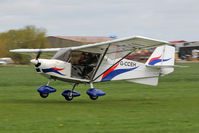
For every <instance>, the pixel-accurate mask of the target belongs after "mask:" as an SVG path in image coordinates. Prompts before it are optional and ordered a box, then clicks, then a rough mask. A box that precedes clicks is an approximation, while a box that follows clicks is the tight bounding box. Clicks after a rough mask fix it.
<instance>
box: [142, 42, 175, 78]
mask: <svg viewBox="0 0 199 133" xmlns="http://www.w3.org/2000/svg"><path fill="white" fill-rule="evenodd" d="M174 60H175V48H174V47H172V46H168V45H164V46H160V47H157V48H156V49H155V50H154V52H153V53H152V55H151V56H150V58H149V59H148V60H147V62H146V63H145V65H146V66H149V67H154V68H160V75H166V74H169V73H171V72H173V71H174V68H173V67H174Z"/></svg>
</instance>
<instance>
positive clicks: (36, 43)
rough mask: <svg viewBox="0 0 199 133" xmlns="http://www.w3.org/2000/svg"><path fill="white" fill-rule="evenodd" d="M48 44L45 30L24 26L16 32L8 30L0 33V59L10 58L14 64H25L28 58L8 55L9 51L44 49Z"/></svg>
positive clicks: (15, 54) (14, 54) (13, 54)
mask: <svg viewBox="0 0 199 133" xmlns="http://www.w3.org/2000/svg"><path fill="white" fill-rule="evenodd" d="M46 47H49V42H48V40H47V37H46V30H45V29H43V28H36V27H35V26H32V25H30V26H25V27H24V28H22V29H18V30H9V31H7V32H3V33H0V58H1V57H11V58H12V59H13V60H14V61H15V63H18V64H27V63H29V59H30V58H31V57H30V56H27V55H22V54H17V53H9V50H11V49H19V48H46Z"/></svg>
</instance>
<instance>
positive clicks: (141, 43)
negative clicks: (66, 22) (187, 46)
mask: <svg viewBox="0 0 199 133" xmlns="http://www.w3.org/2000/svg"><path fill="white" fill-rule="evenodd" d="M168 43H169V42H167V41H161V40H155V39H151V38H146V37H141V36H135V37H126V38H121V39H115V40H111V41H106V42H101V43H95V44H88V45H83V46H79V47H72V50H80V51H84V52H91V53H103V52H104V50H105V49H106V48H107V46H108V45H110V48H109V51H108V52H107V54H108V53H116V52H122V51H132V50H135V49H149V48H154V47H157V46H160V45H165V44H168Z"/></svg>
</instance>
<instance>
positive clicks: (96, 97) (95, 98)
mask: <svg viewBox="0 0 199 133" xmlns="http://www.w3.org/2000/svg"><path fill="white" fill-rule="evenodd" d="M89 97H90V99H92V100H97V99H98V96H91V95H90V96H89Z"/></svg>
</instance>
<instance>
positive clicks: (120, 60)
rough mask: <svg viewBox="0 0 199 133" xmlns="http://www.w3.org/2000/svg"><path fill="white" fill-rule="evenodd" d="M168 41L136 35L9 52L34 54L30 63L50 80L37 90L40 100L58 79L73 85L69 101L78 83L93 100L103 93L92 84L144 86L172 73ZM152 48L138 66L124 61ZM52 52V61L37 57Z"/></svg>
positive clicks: (172, 54) (65, 94) (153, 83)
mask: <svg viewBox="0 0 199 133" xmlns="http://www.w3.org/2000/svg"><path fill="white" fill-rule="evenodd" d="M168 44H169V42H167V41H161V40H155V39H151V38H146V37H141V36H135V37H126V38H121V39H115V40H111V41H106V42H101V43H95V44H87V45H83V46H77V47H66V48H47V49H14V50H10V52H16V53H25V54H36V59H32V60H31V63H33V64H34V65H35V70H36V72H37V73H39V74H42V75H43V76H45V77H47V78H48V79H49V81H48V83H47V84H46V85H45V86H40V87H39V88H38V89H37V91H38V92H39V93H40V96H41V97H42V98H46V97H48V95H49V94H50V93H52V92H55V91H56V89H54V88H52V87H50V86H49V84H50V80H51V79H54V80H61V81H64V82H72V83H74V85H73V88H72V89H71V90H65V91H63V92H62V95H63V96H64V97H65V99H66V100H68V101H70V100H72V99H73V98H74V97H77V96H80V93H78V92H76V91H74V89H75V87H76V86H77V85H78V84H79V83H88V84H90V89H88V90H87V94H88V95H89V97H90V98H91V99H92V100H96V99H97V98H98V97H100V96H103V95H105V92H103V91H101V90H99V89H96V88H94V85H93V83H96V82H105V81H113V80H126V81H129V82H135V83H140V84H147V85H157V84H158V78H159V76H164V75H167V74H169V73H171V72H173V71H174V57H175V56H174V54H175V48H174V47H172V46H169V45H168ZM151 48H155V50H154V52H153V53H152V55H151V56H150V57H149V59H148V60H147V61H146V63H141V62H137V61H132V60H128V59H126V57H127V56H128V55H130V54H132V53H133V52H135V51H136V50H145V49H151ZM41 53H42V54H49V53H53V54H54V53H55V54H54V56H53V57H52V58H51V59H40V55H41Z"/></svg>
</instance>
